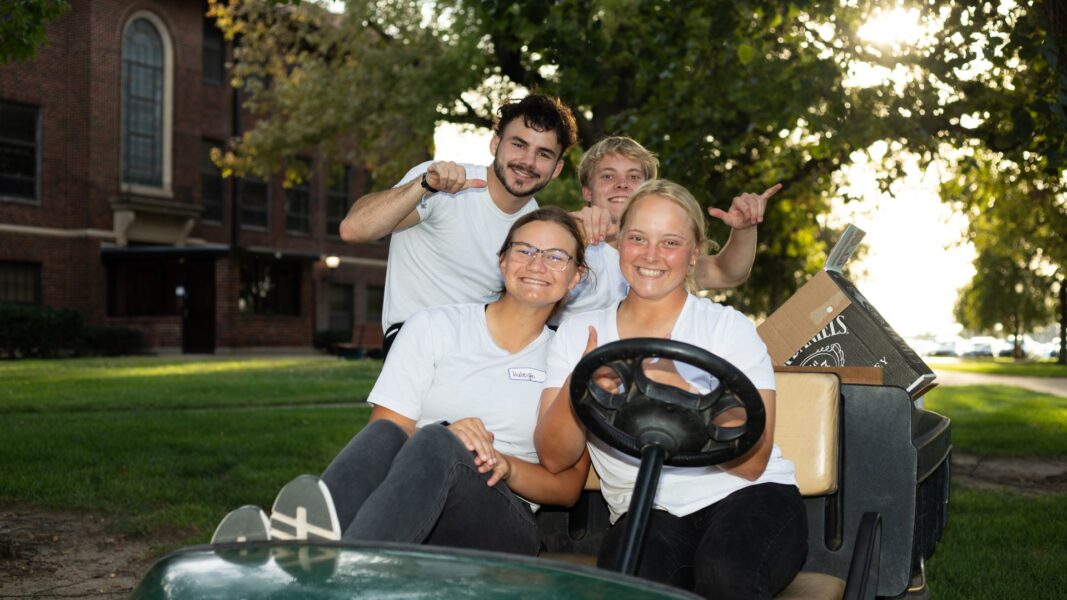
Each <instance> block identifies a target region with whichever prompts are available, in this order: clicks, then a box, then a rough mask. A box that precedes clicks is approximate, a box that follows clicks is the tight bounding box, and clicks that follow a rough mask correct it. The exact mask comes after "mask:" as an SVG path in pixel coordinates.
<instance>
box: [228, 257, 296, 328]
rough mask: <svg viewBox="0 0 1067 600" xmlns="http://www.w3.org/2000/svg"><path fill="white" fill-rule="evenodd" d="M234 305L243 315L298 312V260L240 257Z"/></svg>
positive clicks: (293, 313) (292, 313) (294, 313)
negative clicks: (238, 279)
mask: <svg viewBox="0 0 1067 600" xmlns="http://www.w3.org/2000/svg"><path fill="white" fill-rule="evenodd" d="M237 308H238V310H239V311H240V312H241V314H246V315H299V314H300V263H298V262H293V261H283V260H274V259H267V258H246V259H244V260H243V261H241V295H240V297H239V298H238V300H237Z"/></svg>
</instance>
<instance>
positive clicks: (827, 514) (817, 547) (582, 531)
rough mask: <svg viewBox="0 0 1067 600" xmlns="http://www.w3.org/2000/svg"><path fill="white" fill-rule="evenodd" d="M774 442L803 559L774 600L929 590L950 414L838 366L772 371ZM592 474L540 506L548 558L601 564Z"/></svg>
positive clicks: (942, 511)
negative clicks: (799, 519) (565, 499)
mask: <svg viewBox="0 0 1067 600" xmlns="http://www.w3.org/2000/svg"><path fill="white" fill-rule="evenodd" d="M776 383H777V388H778V389H777V395H776V401H775V404H776V411H777V416H776V419H775V442H776V443H777V444H778V446H779V447H780V448H781V450H782V454H783V455H784V456H785V457H786V458H788V459H790V460H792V461H793V463H794V464H795V465H796V471H797V484H798V487H799V488H800V492H801V494H802V496H803V497H804V504H805V508H806V510H807V514H808V531H809V533H808V558H807V562H806V563H805V565H804V569H803V571H802V572H801V573H800V574H799V575H798V576H797V578H796V579H795V580H794V581H793V582H792V583H791V584H790V585H789V586H788V587H787V588H786V589H785V590H783V591H782V592H781V593H780V594H778V596H776V597H777V598H786V599H790V600H799V599H801V598H803V599H824V598H825V599H837V598H849V599H853V598H875V597H890V598H892V597H899V596H904V595H906V594H908V593H909V591H910V593H919V594H921V593H924V592H925V578H924V565H925V561H926V560H927V559H928V558H929V557H930V556H931V555H932V554H933V551H934V547H935V546H936V544H937V541H938V540H939V539H940V535H941V530H942V529H943V527H944V524H945V521H946V517H947V513H946V510H947V501H948V482H949V480H948V453H949V450H950V445H949V435H948V430H949V420H948V419H947V418H945V417H942V416H940V415H937V414H935V413H931V412H928V411H924V410H919V409H916V408H915V407H914V405H913V403H912V401H911V398H910V397H909V396H908V394H907V393H906V392H905V391H904V390H903V389H900V388H896V387H891V386H871V385H851V384H847V385H842V384H841V383H840V380H839V378H838V376H837V375H836V374H834V373H832V372H824V373H795V372H790V373H776ZM598 490H599V482H598V481H597V480H596V478H595V473H594V474H591V476H590V481H589V482H587V486H586V491H585V492H584V493H583V495H582V498H581V499H580V500H579V502H578V503H577V504H576V505H575V506H574V507H571V508H570V509H563V508H559V507H544V508H543V509H542V510H541V512H540V514H539V517H538V518H539V525H540V527H541V534H542V543H543V544H544V546H545V547H546V549H547V551H546V552H544V553H542V556H543V557H545V558H550V559H557V560H565V561H567V562H577V563H581V564H587V565H588V564H595V560H596V559H595V556H596V553H597V550H598V548H599V546H600V543H601V541H602V539H603V536H604V534H605V532H606V530H607V528H608V526H609V522H608V512H607V506H606V505H605V504H604V500H603V497H602V496H600V493H599V491H598Z"/></svg>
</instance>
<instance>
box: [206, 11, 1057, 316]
mask: <svg viewBox="0 0 1067 600" xmlns="http://www.w3.org/2000/svg"><path fill="white" fill-rule="evenodd" d="M213 6H215V7H216V8H214V9H213V10H216V11H217V12H216V14H217V16H219V23H220V26H221V27H222V28H223V29H224V30H225V31H227V33H228V34H229V35H241V36H242V38H241V49H240V52H239V53H238V65H237V71H236V74H237V80H238V83H241V84H242V85H245V89H246V91H247V92H248V94H249V95H248V98H249V100H248V106H249V107H250V108H252V109H253V110H254V111H256V112H257V114H260V115H262V116H263V117H264V118H263V120H262V121H260V122H259V123H258V124H257V125H256V126H255V127H254V128H253V129H251V130H249V131H248V132H247V133H246V134H245V136H244V138H243V139H242V141H241V142H240V144H238V145H237V146H236V148H235V149H234V152H233V153H231V154H229V155H227V156H226V157H224V159H223V160H221V162H222V163H223V164H224V165H226V166H227V168H229V169H232V170H233V171H234V172H238V173H239V172H242V171H244V170H248V169H251V170H254V171H257V172H260V173H263V172H266V171H269V170H273V169H277V168H280V165H282V164H283V163H284V162H285V160H286V159H289V158H292V157H293V156H296V154H297V153H299V152H303V151H306V149H307V148H309V147H311V146H314V145H317V144H318V145H321V147H322V148H324V149H327V150H331V151H333V152H335V153H337V152H340V153H342V154H345V153H346V154H345V155H346V156H348V157H349V158H350V159H351V160H352V162H355V163H359V164H364V165H366V166H367V167H369V168H371V169H372V170H377V171H380V172H381V173H380V176H379V177H378V180H377V181H378V182H379V184H381V185H389V184H391V183H392V182H393V181H396V179H397V177H398V176H399V174H400V173H401V172H403V171H404V170H405V169H407V168H409V167H410V166H411V165H413V164H414V163H416V162H418V161H419V160H420V159H422V158H424V157H426V156H427V155H428V148H429V140H430V136H431V135H432V131H433V128H434V125H435V124H436V123H438V122H439V121H441V120H447V121H450V122H454V123H463V124H473V125H477V126H488V125H490V124H491V123H492V117H493V112H492V111H493V108H494V107H495V106H498V105H499V104H500V103H501V101H502V100H503V99H505V98H508V97H509V96H512V95H514V94H516V93H517V92H521V91H522V90H524V89H525V90H534V91H540V92H545V93H549V94H554V95H558V96H560V97H561V98H563V99H564V101H566V102H567V103H568V104H570V105H571V106H573V107H574V108H575V109H576V113H577V117H578V120H579V126H580V133H581V137H582V140H583V142H582V143H583V145H584V146H586V147H588V145H590V144H592V143H594V142H596V141H598V140H599V139H600V138H602V137H603V136H605V135H611V134H620V135H629V136H632V137H634V138H635V139H637V140H639V141H641V142H642V143H643V144H645V145H646V146H647V147H648V148H650V149H651V150H653V151H655V152H656V153H657V154H658V155H659V157H660V159H661V163H662V173H663V176H665V177H667V178H670V179H673V180H676V181H678V182H680V183H682V184H684V185H686V186H687V187H689V188H690V189H691V190H693V191H694V193H695V195H696V196H697V197H698V199H700V200H701V202H702V203H704V204H705V205H708V206H718V207H722V208H725V207H727V206H728V205H729V203H730V201H731V199H732V198H733V197H734V196H735V195H737V194H739V193H740V192H743V191H761V190H763V189H766V188H767V187H769V186H770V185H771V184H773V183H775V182H782V183H784V184H785V189H784V191H783V192H782V193H780V194H779V195H778V196H777V197H776V198H775V199H774V200H772V201H771V203H770V205H769V209H768V212H767V215H766V220H765V221H764V223H763V224H762V225H761V226H760V241H759V248H758V257H757V261H756V264H755V267H754V269H753V271H752V275H751V277H750V280H749V282H748V284H746V285H745V286H743V287H741V288H740V289H738V290H731V291H729V292H727V293H726V294H725V296H724V299H726V300H727V301H729V302H731V303H732V304H734V305H735V306H737V307H738V308H741V309H742V310H745V311H747V312H750V313H752V314H761V313H767V312H769V311H771V310H773V309H774V308H776V307H777V306H778V305H780V304H781V302H782V301H784V300H785V299H786V298H788V297H789V295H791V293H792V292H793V291H795V289H796V288H797V287H798V286H799V285H800V284H802V283H803V282H804V281H806V280H807V278H808V275H809V274H810V273H812V272H814V271H815V270H816V269H818V268H819V266H820V265H821V264H822V262H823V259H824V257H825V253H826V251H827V249H828V248H829V245H830V242H832V240H833V239H834V238H836V236H837V235H836V234H837V232H834V231H830V230H828V229H827V228H826V227H825V226H824V225H823V217H824V216H825V214H826V213H827V212H828V210H829V206H830V199H831V198H833V197H834V196H835V195H838V194H839V188H840V187H841V186H842V184H843V183H844V182H843V181H842V178H841V177H840V176H839V171H840V169H841V168H842V167H844V166H846V165H848V164H850V163H851V162H852V161H853V160H854V157H855V156H856V153H859V152H865V151H867V149H868V148H870V147H871V145H872V144H873V143H874V142H876V141H885V142H886V143H887V147H888V149H889V151H888V152H887V153H886V154H885V155H884V157H879V158H878V159H877V160H876V162H880V163H881V165H882V167H883V169H884V175H885V176H884V178H883V180H882V182H881V183H882V185H883V186H884V187H885V188H887V189H891V188H892V186H893V182H894V180H895V179H896V178H897V177H898V176H899V175H900V174H901V173H902V168H903V167H902V165H903V164H904V162H905V159H906V158H907V157H908V156H909V155H918V157H919V158H920V161H921V163H923V164H929V163H931V162H934V161H940V160H941V159H942V158H943V157H944V156H946V155H949V154H951V153H952V149H953V148H964V149H965V152H964V154H963V159H962V160H960V161H959V162H958V163H957V164H953V165H951V166H950V169H951V170H952V171H951V172H952V173H953V174H958V175H959V178H958V181H957V183H958V184H959V185H960V186H961V189H962V190H965V193H964V196H968V195H969V194H967V193H966V191H967V190H970V189H971V188H972V185H974V184H975V183H976V177H978V176H979V175H978V173H977V172H976V171H974V170H973V169H970V168H969V167H968V164H969V162H968V161H972V160H979V159H982V156H983V153H988V152H990V151H992V152H993V153H995V154H993V155H992V156H994V157H995V159H996V160H997V161H1005V164H1012V165H1015V167H1014V168H1015V171H1016V176H1015V180H1014V181H1015V182H1018V183H1019V184H1020V185H1022V184H1026V185H1028V186H1029V189H1030V191H1029V192H1025V193H1029V194H1030V195H1031V200H1032V201H1033V200H1034V199H1035V198H1037V196H1041V199H1040V202H1041V206H1043V207H1045V208H1046V209H1047V210H1043V211H1042V212H1041V213H1040V214H1042V215H1043V217H1042V218H1043V219H1044V223H1045V224H1046V226H1044V227H1046V228H1045V229H1040V228H1035V227H1036V225H1035V226H1034V227H1026V228H1020V229H1019V230H1018V231H1017V232H1014V233H1012V235H1016V236H1018V237H1016V238H1008V239H1011V240H1012V242H1011V243H1008V244H1005V245H1008V246H1013V245H1014V240H1015V239H1028V240H1030V241H1031V245H1032V246H1035V247H1039V248H1041V249H1042V250H1044V256H1046V257H1047V258H1048V261H1049V264H1050V265H1053V266H1056V265H1062V264H1063V260H1064V258H1063V255H1064V251H1063V250H1062V244H1061V248H1060V249H1058V250H1057V249H1054V248H1052V247H1051V246H1052V245H1054V244H1055V242H1054V241H1052V238H1057V237H1058V239H1062V238H1063V236H1062V231H1064V229H1059V230H1056V229H1055V228H1054V227H1056V226H1058V225H1057V223H1061V222H1062V219H1063V215H1064V210H1065V209H1064V205H1063V181H1062V173H1063V170H1064V166H1065V165H1067V146H1065V144H1067V125H1065V123H1067V117H1065V108H1067V74H1065V73H1064V68H1065V67H1064V65H1067V54H1065V49H1067V41H1065V39H1064V35H1065V34H1064V32H1065V31H1067V27H1064V26H1063V23H1064V22H1065V20H1067V19H1065V17H1064V14H1063V12H1064V9H1063V8H1062V3H1058V2H1038V1H1036V0H1031V1H1022V2H1017V3H996V2H993V3H985V4H981V3H971V2H962V1H955V2H948V3H937V2H926V3H917V2H906V3H901V4H900V5H899V6H898V8H901V9H904V8H915V9H916V10H918V11H919V14H920V15H921V17H922V24H929V23H935V24H936V26H937V29H938V31H937V32H936V34H934V35H930V36H927V39H923V40H920V41H919V42H918V43H916V44H915V45H911V46H909V45H884V44H881V45H880V44H877V43H874V42H869V41H867V40H865V39H863V38H861V37H860V35H859V33H858V32H859V29H860V27H861V26H862V25H863V24H864V23H866V22H867V20H868V18H869V17H871V16H872V15H874V14H877V13H878V11H883V10H887V9H888V8H891V7H886V6H885V3H884V2H880V1H875V0H859V1H856V2H847V3H826V2H818V1H816V0H798V1H795V2H791V3H788V4H782V3H780V2H772V1H770V0H743V1H728V0H711V1H708V0H681V1H679V2H671V3H660V2H634V1H632V0H597V1H594V2H588V1H582V0H559V1H556V2H512V1H504V0H486V1H483V0H477V1H475V0H440V1H438V2H426V3H410V2H402V1H400V0H377V1H375V2H347V3H346V10H345V13H344V15H343V16H334V17H329V16H327V15H326V14H325V13H324V12H323V11H322V10H321V9H320V8H319V7H317V6H315V5H313V4H311V3H306V2H305V3H301V4H299V5H298V6H286V7H283V8H282V9H278V8H274V7H271V6H268V5H265V4H262V3H258V2H254V1H253V0H240V1H238V2H235V3H234V4H232V5H228V7H227V8H225V9H221V8H218V6H219V5H218V4H216V3H213ZM1057 24H1058V25H1057ZM869 65H874V66H877V67H884V68H885V69H886V72H887V73H889V72H892V73H894V74H895V75H894V77H890V76H888V75H887V76H886V77H885V78H884V79H883V80H881V81H880V82H873V83H870V82H868V83H865V84H862V85H860V84H856V83H855V82H852V81H850V77H851V76H852V75H853V74H854V73H855V72H856V71H857V69H859V70H862V69H863V68H864V67H865V66H869ZM896 75H899V77H896ZM263 82H269V85H266V86H264V85H261V84H262V83H263ZM351 139H354V140H355V142H345V140H351ZM346 144H347V145H346ZM982 160H984V159H982ZM568 171H570V170H569V169H568ZM1020 193H1024V192H1020ZM1035 193H1036V195H1035ZM540 198H541V199H542V200H543V201H545V202H546V203H556V204H560V205H563V206H574V205H575V204H576V203H577V201H578V190H577V189H576V184H575V183H574V181H573V179H564V180H561V181H560V182H557V183H556V184H554V185H553V186H550V187H549V188H547V189H546V190H545V192H544V193H542V194H541V195H540ZM952 199H953V200H958V199H959V197H958V196H953V197H952ZM973 207H974V210H975V211H977V212H978V213H982V212H984V211H985V210H986V207H985V206H984V205H981V204H975V205H973ZM1031 223H1032V222H1031ZM1050 229H1051V230H1052V231H1053V232H1055V231H1059V232H1060V234H1059V235H1058V236H1056V235H1053V236H1051V237H1050V236H1045V235H1042V234H1043V232H1046V231H1048V230H1050ZM1002 233H1003V234H1004V235H1007V233H1006V232H1002ZM726 235H727V231H726V230H725V227H724V226H722V225H721V224H716V226H715V230H714V231H713V232H712V238H713V239H716V240H720V241H722V240H725V239H726ZM998 235H1000V234H998Z"/></svg>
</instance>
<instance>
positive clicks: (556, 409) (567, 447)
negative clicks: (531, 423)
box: [534, 377, 585, 473]
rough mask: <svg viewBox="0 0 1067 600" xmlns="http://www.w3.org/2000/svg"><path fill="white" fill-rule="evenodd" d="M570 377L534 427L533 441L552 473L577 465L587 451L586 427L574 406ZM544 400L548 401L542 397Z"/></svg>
mask: <svg viewBox="0 0 1067 600" xmlns="http://www.w3.org/2000/svg"><path fill="white" fill-rule="evenodd" d="M569 386H570V378H569V377H568V378H567V381H566V382H564V384H563V387H562V388H560V389H559V393H558V395H556V397H555V398H554V399H552V400H550V402H551V404H549V406H548V407H547V408H545V409H544V410H542V412H541V416H540V417H539V418H538V419H537V428H536V429H535V430H534V445H535V446H536V447H537V455H538V456H539V457H540V459H541V464H542V465H544V467H545V468H546V469H548V470H549V471H550V472H552V473H559V472H561V471H563V470H565V469H569V468H570V467H572V466H574V464H575V463H576V462H578V459H580V458H581V456H582V453H583V452H584V451H585V428H584V427H582V425H581V423H580V422H579V421H578V415H576V414H575V413H574V407H572V406H571V395H570V392H569V390H568V387H569ZM542 402H545V399H544V397H542Z"/></svg>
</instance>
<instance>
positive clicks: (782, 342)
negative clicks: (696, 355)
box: [758, 226, 935, 398]
mask: <svg viewBox="0 0 1067 600" xmlns="http://www.w3.org/2000/svg"><path fill="white" fill-rule="evenodd" d="M851 227H852V226H850V228H851ZM856 232H858V234H857V233H856ZM857 235H858V236H859V238H862V235H863V232H862V231H859V230H858V229H856V230H854V231H850V232H849V233H847V234H846V235H845V236H842V242H839V243H838V245H836V246H835V247H834V251H833V252H831V257H832V258H833V261H831V260H828V261H827V263H828V264H827V269H829V270H823V271H820V272H819V273H817V274H816V275H815V276H814V277H812V278H811V280H810V281H808V283H806V284H804V285H803V286H802V287H801V288H800V289H799V290H797V292H796V294H793V296H792V297H791V298H790V299H789V300H787V301H786V302H785V303H784V304H782V306H781V307H779V308H778V310H776V311H774V313H773V314H772V315H771V316H769V317H767V320H765V321H764V322H763V323H762V324H761V325H760V326H759V327H758V331H759V335H760V337H761V338H763V342H764V343H765V344H767V350H768V352H769V353H770V355H771V361H772V363H773V364H774V365H785V366H803V367H879V368H881V369H882V371H883V381H884V383H885V385H895V386H898V387H901V388H904V389H905V390H907V391H908V393H909V394H910V395H911V397H912V398H916V397H918V396H920V395H922V394H923V393H924V392H926V391H927V390H928V389H930V388H931V387H933V385H934V377H935V375H934V372H933V371H931V370H930V368H929V367H928V366H926V363H924V362H923V360H922V359H921V358H919V355H918V354H916V353H915V351H914V350H912V349H911V347H909V346H908V344H907V343H905V342H904V340H903V339H901V337H900V336H899V335H897V332H896V331H894V330H893V328H892V327H890V326H889V323H886V321H885V319H884V318H882V315H880V314H879V313H878V311H877V310H876V309H875V308H874V307H873V306H871V304H870V303H869V302H867V299H866V298H864V297H863V294H861V293H860V292H859V290H857V289H856V286H854V285H852V282H850V281H848V280H847V279H846V278H845V277H844V275H842V274H841V273H840V272H839V271H840V267H841V266H842V265H843V264H844V261H846V260H847V259H848V256H850V255H851V250H850V249H845V250H841V248H839V247H840V246H841V245H842V244H843V243H844V244H846V245H851V248H853V249H854V248H855V246H856V245H857V244H858V243H859V242H858V239H859V238H857V237H856V236H857Z"/></svg>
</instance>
